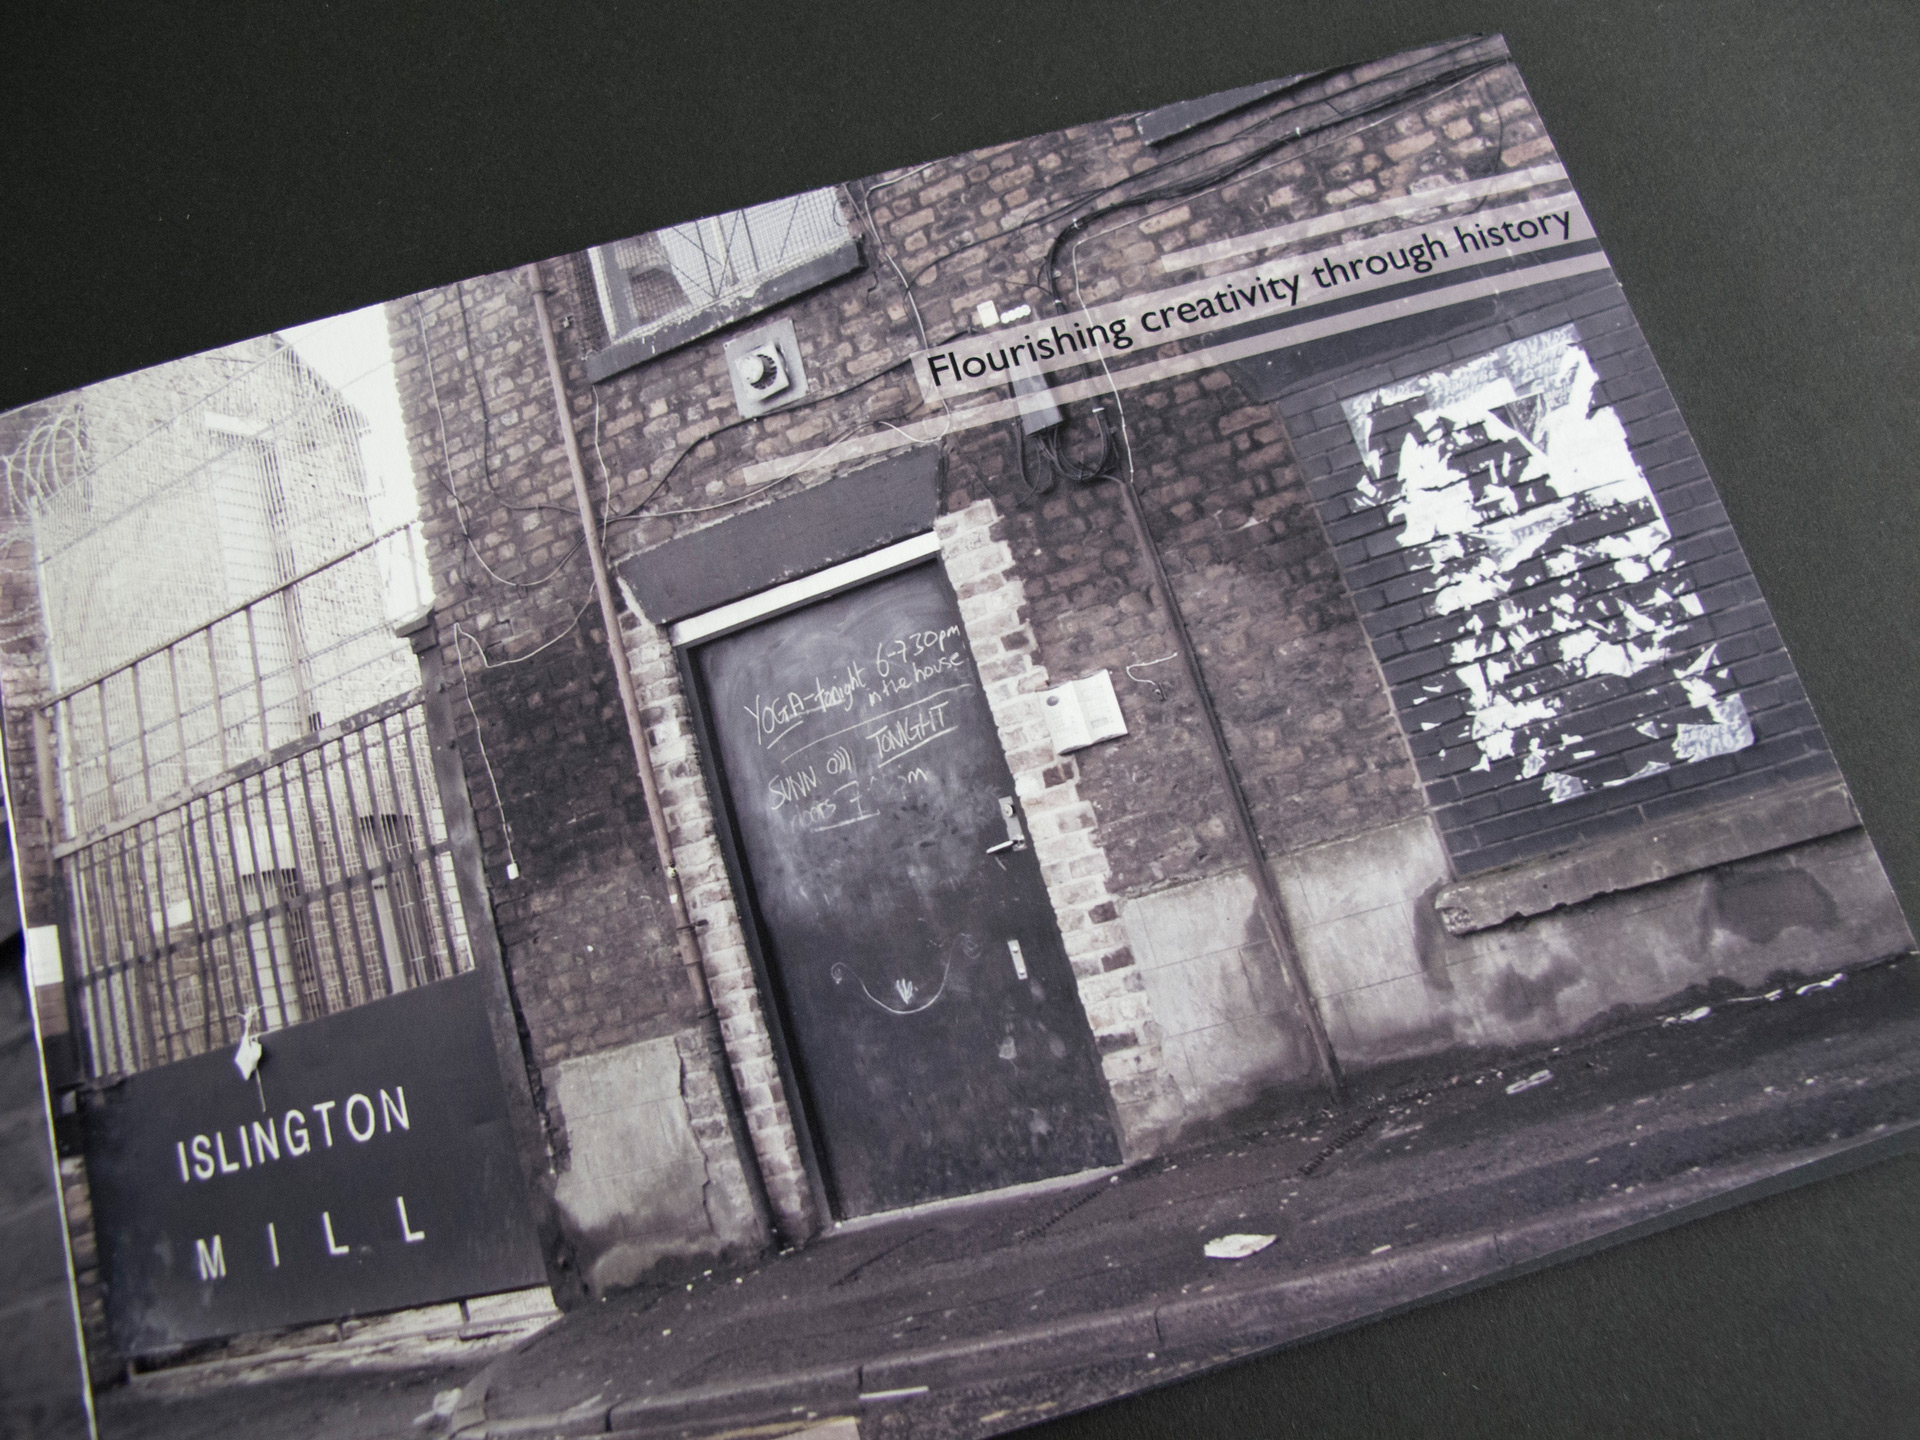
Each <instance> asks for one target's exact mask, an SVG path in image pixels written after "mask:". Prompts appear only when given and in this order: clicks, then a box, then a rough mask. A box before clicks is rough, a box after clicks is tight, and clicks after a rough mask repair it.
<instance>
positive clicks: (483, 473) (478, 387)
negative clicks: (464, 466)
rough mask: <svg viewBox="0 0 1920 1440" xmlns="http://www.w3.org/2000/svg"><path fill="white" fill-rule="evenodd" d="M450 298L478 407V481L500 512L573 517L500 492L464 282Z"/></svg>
mask: <svg viewBox="0 0 1920 1440" xmlns="http://www.w3.org/2000/svg"><path fill="white" fill-rule="evenodd" d="M453 295H454V299H455V301H456V302H458V304H459V306H460V333H461V336H462V337H463V338H464V339H465V340H466V342H467V374H468V376H469V377H471V378H472V380H473V397H474V399H475V400H476V401H477V402H478V403H479V406H480V479H481V481H482V483H483V484H485V485H486V487H487V489H488V490H489V491H490V492H491V493H492V495H493V498H494V499H495V500H497V501H499V502H500V507H501V508H502V509H503V510H517V511H521V512H527V511H535V510H551V511H553V512H554V514H556V515H565V516H567V517H569V518H571V517H572V515H573V512H572V511H571V510H569V509H567V508H566V507H565V506H562V505H545V504H541V503H540V502H538V501H536V502H535V503H533V504H531V505H519V504H516V503H514V502H513V501H511V500H509V499H508V498H507V497H506V496H504V495H502V494H501V493H500V487H499V486H498V485H496V484H495V483H494V477H493V407H492V406H491V405H489V404H488V403H487V382H486V376H485V375H484V374H483V373H482V372H481V371H480V370H479V369H478V368H477V365H478V355H477V354H476V352H475V350H474V348H473V321H472V318H471V316H470V315H469V313H468V310H467V282H466V281H464V280H456V281H454V282H453Z"/></svg>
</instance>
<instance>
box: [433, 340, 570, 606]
mask: <svg viewBox="0 0 1920 1440" xmlns="http://www.w3.org/2000/svg"><path fill="white" fill-rule="evenodd" d="M413 319H414V324H415V325H416V326H418V327H419V330H420V352H421V359H422V360H423V361H424V362H425V368H426V372H427V391H428V394H429V396H430V397H431V399H432V400H433V413H434V418H435V420H436V421H437V422H438V425H439V430H440V458H441V460H442V462H443V463H444V465H445V467H446V474H445V476H444V477H442V478H441V480H440V488H441V489H443V490H445V491H446V492H447V496H448V498H449V499H451V500H452V501H453V516H454V521H455V523H457V524H458V525H459V527H460V538H461V539H463V540H465V541H466V542H467V548H468V549H469V550H471V551H472V552H473V558H474V559H475V560H476V561H478V562H479V565H480V568H481V569H482V570H484V571H485V572H486V573H487V575H488V577H489V578H490V579H492V580H494V581H495V582H496V583H498V584H501V585H506V586H510V587H512V588H514V589H517V590H537V589H539V588H540V587H541V586H543V585H545V584H546V583H547V582H548V581H550V580H552V579H553V577H554V576H555V575H558V574H559V573H560V571H561V570H562V569H564V568H565V567H566V565H567V562H568V561H570V560H572V559H573V557H574V556H575V555H577V554H579V553H580V551H581V549H582V548H584V547H585V545H586V540H585V539H584V538H582V539H580V540H577V541H575V542H574V545H573V548H572V549H570V550H568V551H567V553H566V554H564V555H562V556H561V557H560V559H559V560H558V561H557V562H556V563H555V564H554V566H553V567H552V568H551V569H550V570H548V571H547V573H546V574H545V575H542V576H541V577H540V578H539V579H538V580H514V579H510V578H509V577H507V576H505V575H502V574H501V573H500V572H499V571H497V570H495V569H494V568H493V566H491V565H489V564H488V563H487V557H486V556H485V555H483V554H482V553H481V552H480V545H479V542H478V541H476V540H475V539H474V538H473V532H472V531H471V530H469V529H468V528H467V510H466V506H465V504H464V503H463V502H462V501H461V499H460V492H459V491H458V490H456V489H454V486H453V452H452V449H451V448H450V447H449V445H448V444H447V416H446V412H445V410H443V409H442V408H441V405H440V383H439V381H438V380H436V379H435V378H434V374H433V349H432V347H431V345H429V343H428V341H427V322H426V318H425V316H424V315H423V314H422V313H421V311H420V310H419V308H418V307H415V309H414V312H413ZM428 468H429V469H431V468H432V467H431V466H429V467H428Z"/></svg>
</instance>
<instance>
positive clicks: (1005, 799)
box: [987, 795, 1027, 855]
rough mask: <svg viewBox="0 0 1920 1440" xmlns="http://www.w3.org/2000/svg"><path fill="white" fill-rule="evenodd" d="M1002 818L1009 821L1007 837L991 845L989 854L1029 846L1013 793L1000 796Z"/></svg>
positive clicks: (988, 849) (1022, 848)
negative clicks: (1021, 826) (1021, 825)
mask: <svg viewBox="0 0 1920 1440" xmlns="http://www.w3.org/2000/svg"><path fill="white" fill-rule="evenodd" d="M1000 818H1001V819H1002V820H1004V821H1006V822H1007V838H1006V839H1004V840H1002V841H1001V842H1000V843H999V844H998V845H989V846H988V847H987V854H989V855H997V854H999V853H1000V852H1001V851H1002V850H1024V849H1026V848H1027V834H1026V831H1024V830H1022V829H1021V828H1020V812H1019V811H1018V810H1017V809H1016V808H1015V807H1014V803H1013V797H1012V796H1011V795H1002V796H1001V797H1000Z"/></svg>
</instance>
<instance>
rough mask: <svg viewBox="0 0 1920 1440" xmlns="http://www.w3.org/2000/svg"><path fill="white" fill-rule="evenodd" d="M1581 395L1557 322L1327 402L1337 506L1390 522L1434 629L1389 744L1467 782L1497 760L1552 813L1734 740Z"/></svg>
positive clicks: (1654, 521) (1718, 673) (1677, 589)
mask: <svg viewBox="0 0 1920 1440" xmlns="http://www.w3.org/2000/svg"><path fill="white" fill-rule="evenodd" d="M1598 380H1599V377H1598V375H1597V374H1596V372H1595V371H1594V368H1593V365H1592V362H1591V361H1590V360H1589V359H1588V358H1587V355H1586V353H1585V352H1584V351H1583V350H1582V349H1581V347H1580V344H1579V340H1578V337H1577V336H1576V334H1575V332H1574V330H1573V329H1572V328H1571V327H1563V328H1561V329H1557V330H1551V331H1547V332H1545V333H1543V334H1540V335H1534V336H1530V337H1528V338H1527V339H1524V340H1518V341H1515V342H1514V343H1512V344H1510V345H1505V346H1502V347H1501V348H1500V349H1498V350H1495V351H1493V352H1491V353H1490V354H1487V355H1484V356H1481V357H1479V358H1477V359H1474V360H1471V361H1468V362H1466V363H1465V364H1462V365H1459V366H1456V367H1454V368H1451V369H1447V370H1439V371H1434V372H1432V373H1430V374H1427V375H1422V376H1420V377H1418V378H1416V379H1411V380H1404V381H1400V382H1397V383H1395V384H1393V385H1389V386H1385V387H1383V388H1381V389H1378V390H1373V391H1370V392H1368V393H1367V394H1364V395H1358V396H1355V397H1354V398H1352V399H1350V400H1348V401H1346V402H1345V404H1344V406H1343V409H1344V411H1345V414H1346V418H1347V424H1348V426H1349V427H1350V428H1351V430H1352V432H1353V438H1354V442H1355V444H1356V445H1357V446H1358V447H1359V450H1360V455H1361V458H1362V461H1363V464H1364V467H1365V473H1364V474H1363V475H1362V477H1361V479H1360V482H1359V484H1358V486H1357V496H1356V498H1357V500H1358V501H1359V503H1360V504H1362V505H1375V506H1384V507H1385V508H1386V510H1387V512H1388V514H1389V516H1390V517H1391V519H1392V520H1393V521H1394V522H1395V523H1396V524H1397V525H1398V526H1400V534H1399V537H1398V539H1399V543H1400V545H1401V546H1402V547H1403V549H1404V550H1406V551H1408V552H1410V553H1411V556H1412V557H1413V559H1414V560H1415V565H1416V573H1418V572H1419V571H1424V572H1425V573H1426V575H1427V576H1429V577H1431V592H1430V594H1431V603H1430V614H1431V616H1432V617H1434V618H1436V619H1439V620H1441V621H1443V622H1450V623H1444V624H1442V625H1441V627H1440V630H1441V634H1440V638H1439V639H1438V640H1437V641H1436V642H1435V643H1437V644H1439V645H1441V646H1443V647H1445V649H1446V653H1447V659H1448V662H1449V663H1448V667H1447V669H1446V670H1444V671H1442V672H1441V673H1440V674H1439V675H1438V676H1436V677H1435V678H1434V679H1433V680H1430V681H1428V682H1427V683H1426V684H1425V685H1424V686H1423V687H1422V689H1421V692H1420V693H1419V694H1418V695H1416V696H1415V697H1414V698H1413V699H1412V701H1411V704H1410V705H1409V706H1408V708H1407V710H1406V711H1405V712H1404V713H1405V715H1406V718H1407V720H1408V728H1409V731H1410V732H1411V733H1414V734H1420V735H1426V734H1429V733H1430V732H1433V731H1439V732H1440V733H1439V734H1438V735H1437V736H1434V737H1433V739H1434V740H1436V741H1437V742H1438V744H1439V746H1440V750H1439V753H1440V754H1441V755H1442V756H1444V755H1446V754H1448V753H1449V752H1451V751H1452V750H1453V749H1455V748H1456V747H1465V748H1468V749H1470V751H1471V752H1472V755H1473V761H1474V763H1473V764H1472V766H1471V767H1470V768H1471V769H1473V770H1483V771H1484V770H1490V769H1492V768H1493V767H1494V766H1495V765H1496V764H1501V763H1503V762H1505V763H1509V764H1512V765H1514V766H1515V767H1517V770H1518V778H1519V779H1520V780H1523V781H1527V782H1533V783H1537V784H1538V785H1539V786H1540V788H1541V790H1542V791H1544V793H1545V794H1546V795H1547V797H1548V798H1549V799H1550V800H1552V801H1555V802H1559V801H1563V800H1570V799H1573V798H1574V797H1575V796H1579V795H1584V794H1587V793H1589V792H1590V791H1593V790H1596V789H1604V788H1607V787H1610V786H1615V785H1622V784H1625V783H1627V782H1628V781H1630V780H1637V779H1640V778H1642V777H1645V776H1649V775H1657V774H1659V773H1661V772H1662V771H1665V770H1669V769H1671V768H1672V767H1674V766H1676V765H1686V764H1691V763H1693V762H1695V761H1699V760H1705V759H1708V758H1710V757H1712V756H1716V755H1725V754H1729V753H1731V752H1733V751H1737V750H1742V749H1745V748H1746V747H1747V746H1749V745H1751V744H1752V743H1753V726H1752V722H1751V720H1750V719H1749V717H1748V714H1747V708H1746V704H1745V701H1744V700H1743V699H1742V697H1741V696H1740V694H1739V692H1738V691H1737V690H1735V689H1734V688H1733V686H1732V681H1731V676H1730V673H1729V671H1728V669H1727V668H1726V667H1725V666H1724V665H1722V664H1720V663H1719V661H1718V658H1717V655H1716V647H1715V645H1714V644H1713V643H1712V642H1711V639H1710V637H1709V636H1708V635H1707V634H1706V627H1705V626H1704V625H1702V624H1701V623H1700V622H1701V620H1702V617H1703V616H1704V614H1705V607H1704V606H1703V605H1702V603H1701V600H1700V598H1699V596H1698V595H1697V594H1696V593H1695V590H1694V587H1693V586H1692V585H1691V584H1690V583H1689V581H1688V578H1687V575H1686V573H1685V569H1684V567H1683V566H1682V565H1680V564H1679V563H1678V562H1677V561H1676V560H1675V557H1674V553H1673V546H1672V534H1671V532H1670V531H1669V529H1668V526H1667V522H1666V520H1665V518H1664V517H1663V516H1662V514H1661V511H1660V506H1659V504H1658V502H1657V501H1656V500H1655V498H1654V494H1653V490H1652V488H1651V487H1650V486H1649V485H1648V483H1647V479H1646V476H1645V475H1644V474H1643V473H1642V472H1641V470H1640V467H1639V466H1638V464H1636V463H1635V461H1634V458H1633V455H1632V453H1631V451H1630V450H1629V448H1628V443H1627V432H1626V427H1625V426H1624V425H1623V424H1622V423H1621V421H1620V419H1619V417H1618V416H1617V415H1616V414H1615V413H1614V411H1613V410H1612V409H1611V408H1610V407H1608V406H1605V405H1598V404H1596V403H1595V399H1594V390H1595V387H1596V385H1597V384H1598ZM1623 700H1630V701H1631V703H1630V704H1628V705H1624V706H1623V705H1621V704H1620V703H1618V702H1621V701H1623ZM1403 703H1404V702H1403ZM1603 711H1604V712H1605V714H1604V717H1603V714H1602V712H1603ZM1623 714H1624V716H1625V719H1624V722H1623V720H1622V715H1623ZM1427 748H1429V749H1430V748H1431V747H1427Z"/></svg>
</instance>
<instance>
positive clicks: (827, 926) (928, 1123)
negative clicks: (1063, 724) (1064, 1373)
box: [692, 564, 1120, 1218]
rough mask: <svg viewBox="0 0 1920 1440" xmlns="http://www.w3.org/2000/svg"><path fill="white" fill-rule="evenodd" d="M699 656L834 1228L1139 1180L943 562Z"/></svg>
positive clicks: (712, 646)
mask: <svg viewBox="0 0 1920 1440" xmlns="http://www.w3.org/2000/svg"><path fill="white" fill-rule="evenodd" d="M692 658H693V666H692V668H693V670H694V672H695V675H696V677H697V681H698V684H699V686H700V688H701V691H702V696H701V698H702V701H703V704H704V709H705V712H706V715H707V717H708V721H709V725H710V729H711V731H712V733H713V738H714V741H715V751H716V753H717V757H718V770H719V772H720V778H721V782H722V789H723V791H724V794H725V799H726V804H727V807H728V809H729V811H730V818H731V820H732V826H733V833H734V837H735V840H736V842H737V849H736V856H737V858H738V860H739V863H740V864H741V866H742V867H743V868H744V870H745V872H746V874H745V879H746V882H747V888H748V890H749V892H750V900H751V908H752V909H753V911H754V912H755V919H756V920H757V922H758V929H759V938H760V943H761V948H762V953H763V957H764V959H765V962H766V968H767V970H768V972H769V977H770V979H771V982H772V985H773V987H774V989H775V991H776V996H775V998H776V1000H777V1003H778V1007H779V1010H780V1014H781V1016H782V1018H783V1020H784V1028H785V1032H786V1034H785V1039H786V1043H787V1048H788V1053H789V1057H790V1060H791V1062H792V1066H793V1070H794V1073H795V1075H796V1077H797V1078H798V1080H799V1082H800V1087H801V1090H802V1092H803V1095H804V1101H805V1104H806V1108H807V1113H808V1118H809V1121H810V1127H809V1128H810V1129H811V1131H812V1136H813V1140H814V1143H815V1145H816V1146H817V1148H818V1152H819V1158H820V1164H821V1170H822V1174H823V1178H824V1180H825V1182H826V1185H827V1189H828V1192H829V1198H830V1200H831V1202H832V1204H833V1208H834V1210H835V1213H836V1214H837V1215H839V1216H840V1217H842V1218H845V1217H848V1216H853V1215H863V1214H871V1213H873V1212H875V1211H880V1210H890V1209H895V1208H898V1207H901V1206H905V1205H912V1204H916V1203H919V1202H922V1201H927V1200H938V1199H943V1198H947V1197H950V1196H955V1195H965V1194H973V1193H977V1192H979V1191H983V1190H992V1189H998V1188H1000V1187H1002V1186H1006V1185H1013V1184H1019V1183H1021V1182H1024V1181H1031V1180H1039V1179H1044V1178H1048V1177H1051V1176H1057V1175H1065V1174H1071V1173H1073V1172H1076V1171H1080V1170H1086V1169H1091V1168H1094V1167H1096V1166H1101V1165H1111V1164H1117V1163H1119V1159H1120V1154H1119V1147H1118V1145H1117V1143H1116V1142H1115V1139H1114V1132H1113V1126H1112V1123H1111V1120H1110V1118H1109V1113H1108V1107H1107V1102H1106V1097H1105V1091H1104V1086H1103V1084H1102V1081H1101V1077H1100V1074H1099V1070H1098V1067H1097V1063H1096V1061H1095V1058H1094V1053H1093V1044H1092V1037H1091V1035H1090V1033H1089V1031H1088V1028H1087V1022H1086V1017H1085V1015H1084V1014H1083V1013H1082V1011H1081V1009H1080V1002H1079V996H1078V993H1077V992H1076V990H1075V988H1074V982H1073V973H1072V970H1071V968H1070V966H1069V965H1068V962H1067V958H1066V954H1065V952H1064V950H1063V948H1062V946H1061V943H1060V935H1059V931H1058V929H1057V928H1056V926H1055V923H1054V917H1053V911H1052V907H1051V905H1050V904H1049V902H1048V899H1047V894H1046V889H1045V887H1044V885H1043V883H1042V879H1041V875H1040V868H1039V864H1038V862H1037V861H1036V860H1035V858H1034V854H1033V851H1032V849H1031V847H1030V846H1029V845H1028V844H1027V842H1026V840H1025V838H1024V835H1025V831H1024V820H1023V818H1022V817H1021V816H1020V814H1019V813H1018V810H1017V807H1016V806H1015V804H1014V800H1013V781H1012V777H1011V775H1010V774H1009V772H1008V769H1007V762H1006V757H1005V756H1004V754H1003V753H1002V751H1001V747H1000V740H999V735H998V732H997V731H996V729H995V727H994V720H993V715H992V712H991V711H990V710H989V709H988V707H987V702H986V697H985V696H984V694H983V693H982V691H981V685H980V677H979V674H978V672H977V671H976V670H975V668H974V662H973V656H972V654H971V653H970V652H969V651H968V649H967V644H966V639H965V636H964V633H963V630H962V627H961V623H960V612H959V606H958V604H957V602H956V601H955V599H954V596H953V592H952V590H951V589H950V588H949V587H948V585H947V582H946V577H945V575H944V574H943V573H942V572H941V570H940V568H939V566H938V565H937V564H926V565H922V566H918V567H916V568H914V569H911V570H906V571H903V572H900V573H898V574H895V575H892V576H889V577H887V578H885V579H882V580H878V581H874V582H872V583H870V584H867V585H863V586H861V587H860V588H858V589H854V590H849V591H845V592H842V593H840V594H838V595H834V596H832V597H831V598H828V599H825V600H821V601H819V602H817V603H815V604H811V605H808V606H806V607H805V608H803V609H798V610H793V611H789V612H787V613H785V614H781V615H778V616H776V617H774V618H772V619H769V620H765V621H762V622H760V623H759V624H756V625H754V626H753V627H752V628H750V629H747V630H742V631H738V632H736V633H734V634H731V635H728V636H726V637H724V638H722V639H719V640H715V641H712V642H710V643H708V644H706V645H704V646H702V647H700V648H699V649H698V650H697V651H696V652H694V655H693V657H692Z"/></svg>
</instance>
